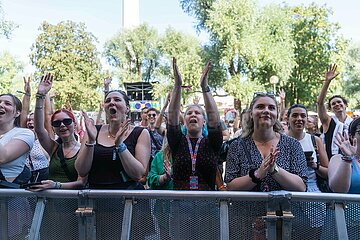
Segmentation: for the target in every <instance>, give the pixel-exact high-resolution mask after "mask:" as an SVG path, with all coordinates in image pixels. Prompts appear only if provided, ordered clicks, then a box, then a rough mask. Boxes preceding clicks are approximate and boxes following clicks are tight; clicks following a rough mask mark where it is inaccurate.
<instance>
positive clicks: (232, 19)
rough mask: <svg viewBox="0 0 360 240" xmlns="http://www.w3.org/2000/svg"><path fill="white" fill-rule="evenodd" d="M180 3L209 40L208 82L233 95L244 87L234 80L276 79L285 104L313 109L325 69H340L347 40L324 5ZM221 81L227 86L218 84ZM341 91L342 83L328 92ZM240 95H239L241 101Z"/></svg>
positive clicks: (227, 0)
mask: <svg viewBox="0 0 360 240" xmlns="http://www.w3.org/2000/svg"><path fill="white" fill-rule="evenodd" d="M180 3H181V5H182V7H183V9H184V11H186V12H187V13H189V14H190V15H193V16H195V17H196V18H197V20H198V25H197V28H198V29H199V30H205V31H207V32H208V33H209V34H210V36H211V42H210V44H208V45H207V46H205V48H204V50H205V52H206V53H205V55H207V56H211V58H212V59H216V61H214V62H216V64H215V67H214V70H215V74H213V75H210V76H209V82H211V83H213V84H214V85H215V86H216V87H221V86H222V85H223V84H224V86H225V88H226V89H227V90H228V91H229V93H231V94H232V95H234V96H238V95H239V94H237V92H241V91H243V89H244V87H243V84H245V83H244V82H242V81H240V80H239V77H238V76H244V77H245V78H246V79H247V81H248V82H249V83H248V84H249V85H251V84H250V82H251V81H254V85H255V86H257V85H258V84H262V85H263V86H264V88H265V89H271V88H272V86H271V84H270V82H269V78H270V77H271V76H272V75H276V76H278V77H279V79H280V86H283V88H284V89H285V91H286V100H287V103H288V104H293V103H297V102H301V103H304V104H306V105H313V104H314V103H315V99H316V97H317V95H318V94H319V92H320V89H321V86H322V81H321V80H322V78H323V73H324V72H325V70H326V66H327V65H328V64H330V63H332V62H336V63H337V64H338V65H339V68H338V70H339V71H340V72H341V70H342V68H343V63H342V58H343V56H344V52H345V49H346V45H347V42H346V40H345V39H344V38H342V37H341V36H340V35H339V33H338V30H339V26H338V24H335V23H331V22H330V20H329V16H330V15H331V14H332V12H331V11H330V10H329V9H327V8H326V7H319V6H317V5H315V4H311V5H309V6H307V7H305V6H297V7H287V6H280V5H268V6H266V7H263V8H259V7H258V6H257V5H256V2H255V1H254V0H217V1H215V0H180ZM225 76H226V77H225ZM219 79H221V80H220V81H219ZM225 79H229V80H227V81H230V82H229V83H228V82H226V83H223V82H222V81H223V80H225ZM236 81H238V82H236ZM229 86H230V87H229ZM250 89H251V88H250ZM341 92H342V82H341V81H334V82H333V83H332V85H331V86H330V89H329V94H330V93H331V94H333V93H341ZM245 95H246V94H245ZM245 95H244V96H241V97H245V99H246V96H245ZM245 102H246V100H245Z"/></svg>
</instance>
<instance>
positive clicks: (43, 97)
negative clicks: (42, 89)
mask: <svg viewBox="0 0 360 240" xmlns="http://www.w3.org/2000/svg"><path fill="white" fill-rule="evenodd" d="M35 96H36V98H40V99H45V96H46V95H45V94H42V93H36V95H35Z"/></svg>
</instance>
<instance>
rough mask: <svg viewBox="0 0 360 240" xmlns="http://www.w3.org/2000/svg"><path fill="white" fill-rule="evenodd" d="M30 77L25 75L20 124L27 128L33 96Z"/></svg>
mask: <svg viewBox="0 0 360 240" xmlns="http://www.w3.org/2000/svg"><path fill="white" fill-rule="evenodd" d="M30 80H31V78H30V77H27V78H26V77H24V97H23V100H22V110H21V113H20V126H21V127H23V128H26V122H27V117H28V115H29V109H30V97H31V87H30Z"/></svg>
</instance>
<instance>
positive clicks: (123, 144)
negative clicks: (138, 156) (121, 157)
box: [116, 143, 127, 153]
mask: <svg viewBox="0 0 360 240" xmlns="http://www.w3.org/2000/svg"><path fill="white" fill-rule="evenodd" d="M126 149H127V147H126V144H125V143H121V144H120V145H119V146H117V147H116V150H117V152H118V153H122V152H123V151H125V150H126Z"/></svg>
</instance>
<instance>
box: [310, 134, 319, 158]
mask: <svg viewBox="0 0 360 240" xmlns="http://www.w3.org/2000/svg"><path fill="white" fill-rule="evenodd" d="M311 142H312V144H313V146H314V149H315V153H316V155H318V147H317V144H316V140H315V136H314V135H312V134H311Z"/></svg>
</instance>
